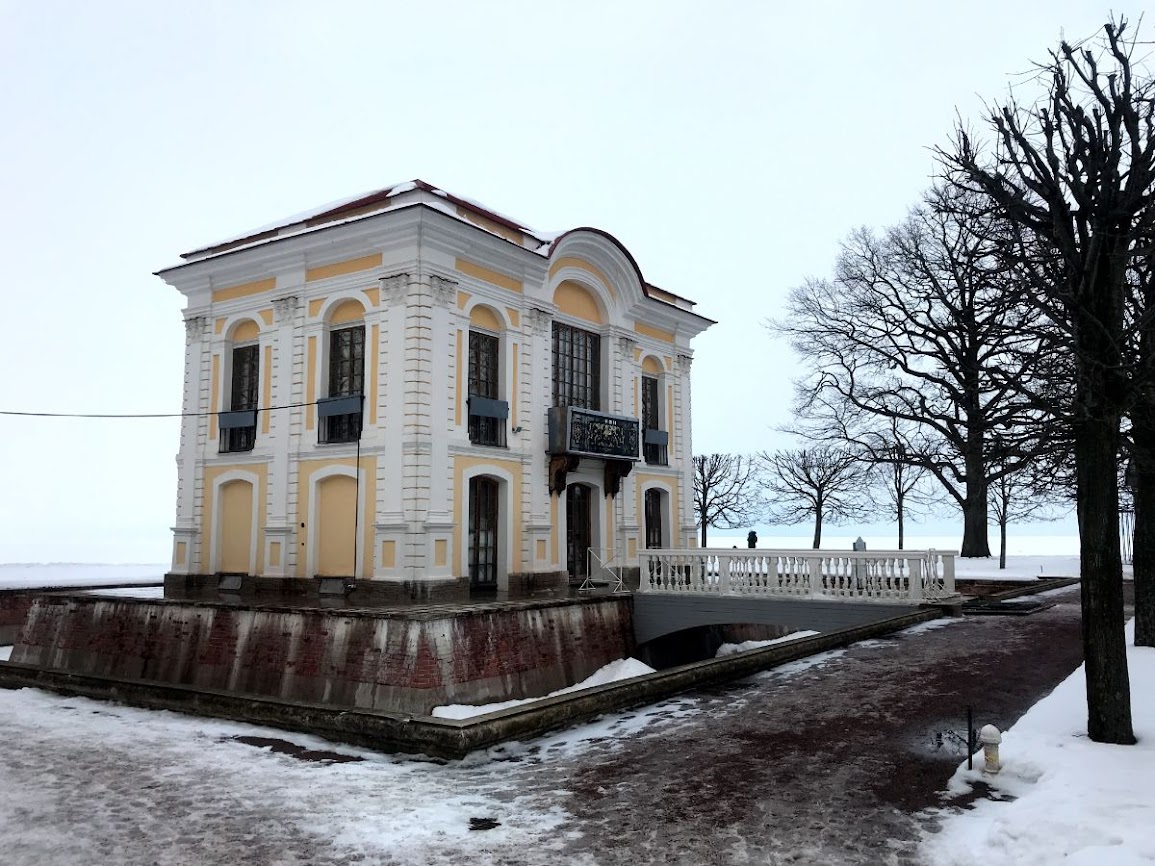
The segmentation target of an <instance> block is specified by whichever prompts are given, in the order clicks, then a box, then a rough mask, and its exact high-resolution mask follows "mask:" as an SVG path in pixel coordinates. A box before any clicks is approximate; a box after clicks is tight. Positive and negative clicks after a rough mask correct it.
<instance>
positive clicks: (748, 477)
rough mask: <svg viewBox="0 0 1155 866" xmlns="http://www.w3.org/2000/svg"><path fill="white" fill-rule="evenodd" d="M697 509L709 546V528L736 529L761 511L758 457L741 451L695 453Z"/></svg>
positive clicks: (703, 545)
mask: <svg viewBox="0 0 1155 866" xmlns="http://www.w3.org/2000/svg"><path fill="white" fill-rule="evenodd" d="M694 511H695V513H696V514H697V515H698V526H699V527H700V528H701V531H702V547H705V546H706V528H707V527H709V526H713V527H715V528H718V529H737V528H739V527H743V526H749V525H750V524H751V523H754V522H755V521H756V520H757V519H758V518H759V517H760V516H761V513H762V502H761V500H760V498H759V491H758V471H757V465H756V463H755V461H753V460H751V459H750V458H749V457H743V456H742V455H741V454H698V455H695V457H694Z"/></svg>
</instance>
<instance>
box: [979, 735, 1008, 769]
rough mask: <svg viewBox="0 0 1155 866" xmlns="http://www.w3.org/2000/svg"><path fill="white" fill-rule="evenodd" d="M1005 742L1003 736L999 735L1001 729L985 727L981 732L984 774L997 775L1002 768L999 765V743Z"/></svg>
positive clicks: (980, 740)
mask: <svg viewBox="0 0 1155 866" xmlns="http://www.w3.org/2000/svg"><path fill="white" fill-rule="evenodd" d="M1002 741H1003V735H1002V734H1000V733H999V729H998V728H996V727H995V726H994V725H983V729H982V730H981V731H979V742H980V743H982V744H983V759H984V760H985V763H984V764H983V772H984V773H989V774H990V775H992V776H993V775H995V774H996V773H997V772H998V771H999V770H1001V769H1002V766H1001V765H1000V764H999V743H1001V742H1002Z"/></svg>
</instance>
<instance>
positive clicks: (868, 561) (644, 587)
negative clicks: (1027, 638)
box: [638, 549, 957, 604]
mask: <svg viewBox="0 0 1155 866" xmlns="http://www.w3.org/2000/svg"><path fill="white" fill-rule="evenodd" d="M955 556H957V554H956V553H955V552H954V551H937V550H872V551H853V552H851V551H830V550H756V549H755V550H749V549H747V550H710V549H687V550H646V551H644V552H641V553H639V558H640V560H641V562H640V565H641V582H640V586H639V587H638V591H639V592H661V593H686V594H697V595H726V596H748V597H751V598H756V597H777V598H805V599H811V600H814V599H819V600H829V601H836V600H847V601H878V602H886V603H890V604H894V603H913V604H919V603H921V602H924V601H942V600H945V599H950V598H953V597H955V595H956V593H955V586H954V560H955Z"/></svg>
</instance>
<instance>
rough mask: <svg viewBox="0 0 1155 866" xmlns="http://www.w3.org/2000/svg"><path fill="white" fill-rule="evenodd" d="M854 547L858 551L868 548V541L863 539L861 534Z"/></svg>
mask: <svg viewBox="0 0 1155 866" xmlns="http://www.w3.org/2000/svg"><path fill="white" fill-rule="evenodd" d="M853 547H854V549H855V550H856V551H860V550H866V542H865V541H863V540H862V536H861V535H860V536H858V538H857V539H856V540H855V542H854V545H853Z"/></svg>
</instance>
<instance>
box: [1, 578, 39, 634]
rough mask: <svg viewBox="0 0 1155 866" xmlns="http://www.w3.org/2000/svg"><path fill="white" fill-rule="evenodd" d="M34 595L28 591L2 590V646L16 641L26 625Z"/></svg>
mask: <svg viewBox="0 0 1155 866" xmlns="http://www.w3.org/2000/svg"><path fill="white" fill-rule="evenodd" d="M34 597H35V596H34V595H33V594H32V593H29V592H27V591H21V590H4V591H0V646H7V645H8V644H10V643H15V642H16V635H17V634H19V632H20V627H21V626H22V625H24V619H25V617H27V616H28V610H29V608H31V607H32V599H33V598H34Z"/></svg>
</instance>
